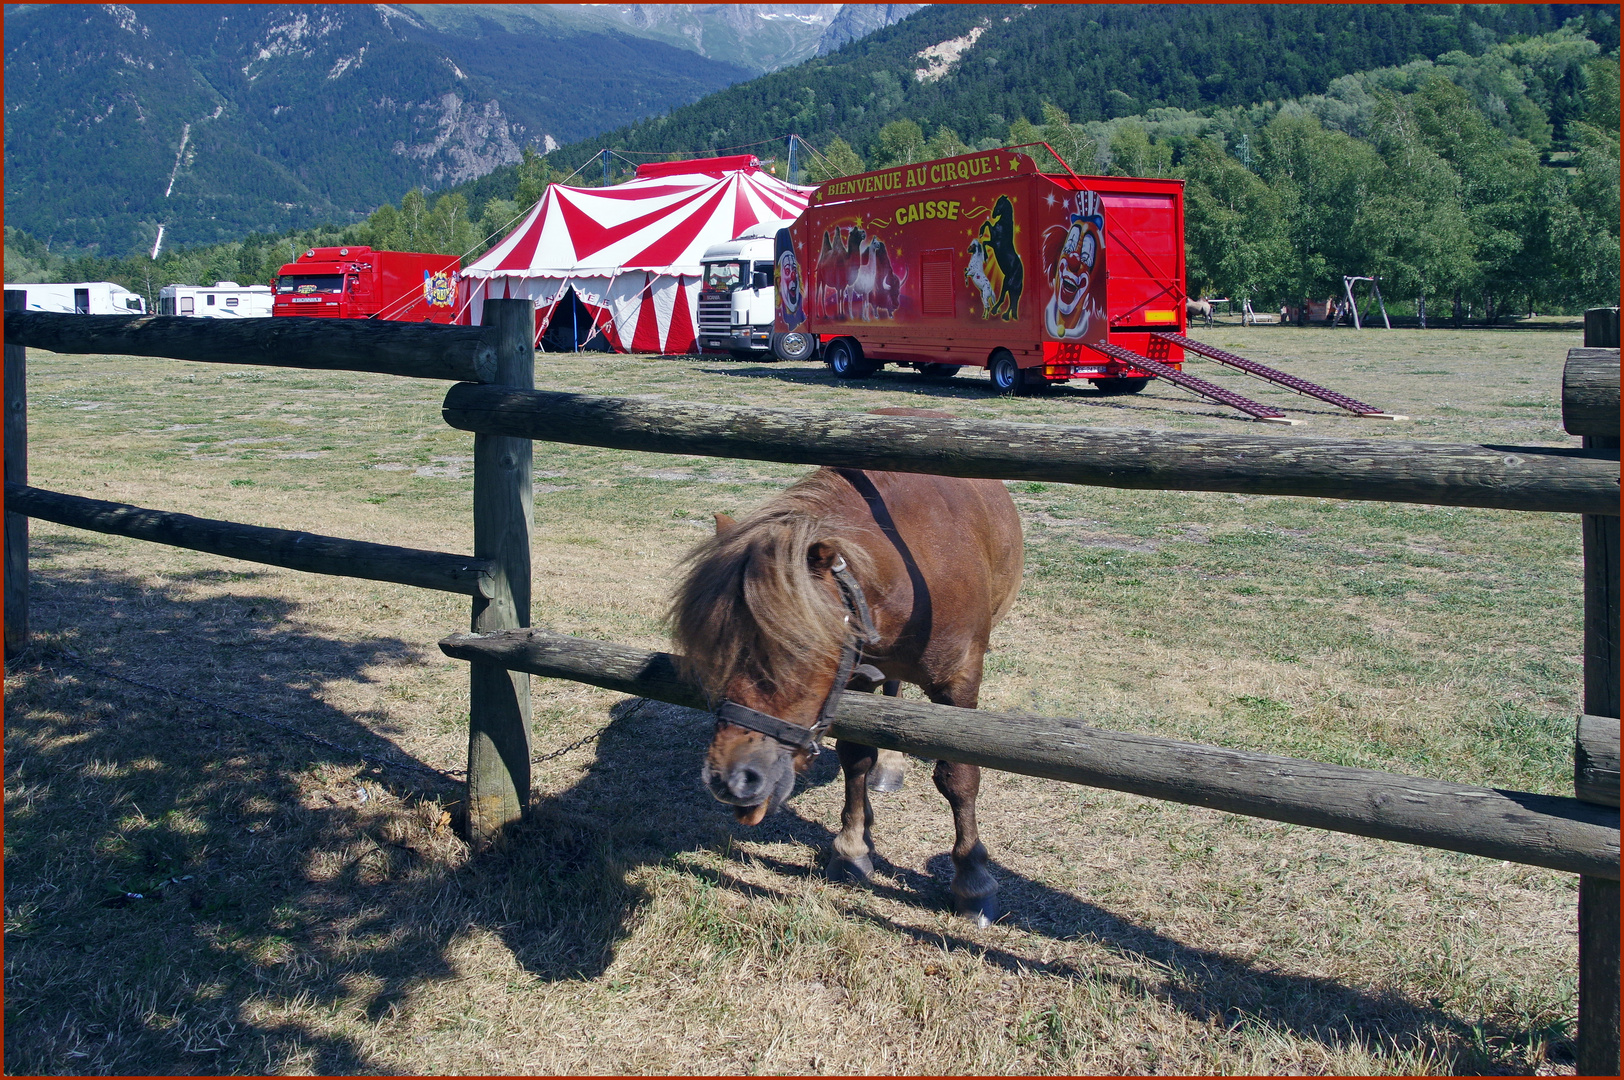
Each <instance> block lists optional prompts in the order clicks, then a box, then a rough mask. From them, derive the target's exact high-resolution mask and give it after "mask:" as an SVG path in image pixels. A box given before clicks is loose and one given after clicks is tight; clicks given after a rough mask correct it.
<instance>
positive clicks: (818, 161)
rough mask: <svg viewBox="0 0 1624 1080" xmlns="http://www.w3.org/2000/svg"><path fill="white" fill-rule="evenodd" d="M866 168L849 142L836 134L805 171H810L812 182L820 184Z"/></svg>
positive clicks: (864, 170) (863, 170) (851, 174)
mask: <svg viewBox="0 0 1624 1080" xmlns="http://www.w3.org/2000/svg"><path fill="white" fill-rule="evenodd" d="M867 168H868V167H867V166H866V165H864V164H863V159H862V158H860V157H858V156H857V151H856V150H853V149H852V147H851V143H849V142H847V141H846V140H845V139H842V138H841V137H840V136H838V135H836V136H835V137H834V138H832V139H830V140H829V145H828V146H827V147H825V148H824V151H823V153H822V154H821V155H818V156H816V157H814V158H813V160H812V163H811V166H810V167H809V168H808V170H807V171H808V172H809V173H811V175H812V181H813V183H817V184H821V183H823V182H824V181H825V180H833V179H834V178H835V177H837V176H853V175H855V174H857V173H860V172H866V171H867Z"/></svg>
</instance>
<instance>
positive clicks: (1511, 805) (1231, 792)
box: [440, 629, 1619, 879]
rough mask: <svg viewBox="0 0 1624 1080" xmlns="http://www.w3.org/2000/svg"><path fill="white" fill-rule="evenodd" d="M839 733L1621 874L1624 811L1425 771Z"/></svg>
mask: <svg viewBox="0 0 1624 1080" xmlns="http://www.w3.org/2000/svg"><path fill="white" fill-rule="evenodd" d="M440 648H441V650H442V651H443V652H444V653H445V654H446V655H447V656H452V657H456V658H458V659H461V660H471V661H483V662H486V663H497V664H501V665H503V666H506V667H508V668H511V669H513V670H516V671H527V672H529V673H530V674H532V675H544V676H547V677H549V678H554V679H569V680H571V681H573V682H584V683H589V684H591V685H593V686H601V687H603V688H605V689H607V690H615V691H618V692H620V693H624V694H635V695H637V696H639V697H648V698H654V699H655V700H657V701H667V702H670V703H671V704H673V705H685V706H688V707H689V708H695V709H704V708H706V707H707V704H706V701H705V696H704V692H703V691H702V690H701V689H700V688H699V687H697V686H694V685H692V684H690V683H688V682H685V681H684V680H683V679H682V678H681V677H680V676H679V675H678V674H677V667H676V663H675V661H674V659H673V658H672V657H671V656H670V655H669V654H667V653H660V652H650V651H648V650H646V649H636V648H631V647H628V646H624V645H614V644H610V643H607V642H601V641H589V640H586V639H583V638H574V637H567V636H565V635H563V634H554V633H551V632H549V631H546V630H539V629H530V630H508V631H502V632H498V633H494V634H485V635H481V634H458V635H455V636H453V637H448V638H446V639H445V640H443V641H441V642H440ZM831 733H832V734H833V735H834V736H835V737H836V738H841V739H851V740H852V741H854V742H859V743H863V744H865V745H868V746H878V747H881V748H883V749H887V750H902V751H904V752H906V753H910V754H917V755H919V756H921V757H925V758H948V759H951V760H954V761H968V762H973V763H974V764H977V765H983V766H986V767H987V768H990V769H1001V770H1003V771H1004V772H1016V773H1024V774H1025V775H1027V776H1043V777H1047V778H1049V779H1051V780H1064V781H1067V782H1069V783H1073V784H1086V785H1088V786H1090V787H1102V788H1111V789H1113V790H1116V791H1127V792H1132V793H1133V794H1135V795H1144V796H1147V797H1149V798H1153V799H1166V800H1168V801H1171V802H1180V803H1189V804H1192V805H1195V806H1207V807H1211V808H1213V809H1215V810H1228V811H1230V812H1231V813H1236V814H1247V815H1249V816H1252V817H1261V818H1269V819H1272V820H1274V821H1289V822H1292V823H1294V824H1297V825H1309V826H1312V827H1314V828H1318V829H1332V830H1335V831H1337V832H1345V833H1354V834H1356V835H1359V836H1373V837H1376V838H1377V839H1379V840H1396V841H1398V842H1400V843H1406V844H1422V845H1425V846H1427V847H1435V848H1443V849H1446V850H1449V851H1461V852H1465V853H1467V854H1469V855H1482V856H1484V857H1485V858H1490V859H1507V860H1510V861H1511V862H1516V863H1525V864H1528V865H1531V866H1545V867H1549V868H1550V869H1553V870H1564V871H1567V872H1568V873H1573V874H1594V875H1596V876H1599V877H1611V878H1615V879H1616V878H1617V877H1618V865H1619V832H1618V829H1619V816H1618V811H1617V810H1616V809H1612V808H1607V807H1600V806H1592V805H1590V804H1588V803H1584V802H1580V801H1579V800H1578V799H1569V798H1561V797H1558V796H1553V795H1535V794H1530V793H1528V792H1520V791H1497V790H1494V789H1491V788H1483V787H1471V786H1468V785H1464V784H1450V783H1445V782H1443V781H1440V780H1425V779H1420V778H1416V777H1410V776H1400V775H1397V774H1394V773H1387V772H1378V771H1376V770H1374V769H1355V768H1348V767H1346V766H1341V765H1325V764H1321V763H1319V762H1314V761H1303V760H1299V759H1297V758H1288V757H1277V756H1275V755H1273V754H1260V753H1255V752H1251V751H1244V750H1230V749H1225V748H1223V747H1217V746H1204V745H1201V744H1199V743H1191V742H1183V741H1180V740H1176V739H1164V738H1158V737H1155V736H1151V735H1136V734H1130V733H1126V732H1120V731H1109V730H1106V729H1104V728H1096V727H1091V726H1089V725H1087V724H1084V723H1082V722H1081V721H1078V720H1068V719H1063V718H1057V717H1048V716H1028V715H1025V714H1021V713H1001V712H992V711H990V710H986V709H957V708H953V707H952V706H948V705H932V704H928V703H925V702H911V701H903V700H901V699H900V698H889V697H880V696H878V695H868V694H847V695H845V696H844V697H843V698H841V702H840V708H839V711H838V713H837V714H836V716H835V722H834V726H833V727H832V728H831Z"/></svg>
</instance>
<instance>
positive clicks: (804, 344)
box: [772, 331, 817, 363]
mask: <svg viewBox="0 0 1624 1080" xmlns="http://www.w3.org/2000/svg"><path fill="white" fill-rule="evenodd" d="M816 345H817V340H816V339H815V338H813V336H812V335H811V334H801V333H796V332H793V331H792V332H790V333H788V334H774V335H773V346H772V350H773V355H774V356H776V357H778V359H780V360H788V361H790V362H791V363H794V362H796V361H800V360H810V359H812V356H813V354H814V353H815V352H817V348H816Z"/></svg>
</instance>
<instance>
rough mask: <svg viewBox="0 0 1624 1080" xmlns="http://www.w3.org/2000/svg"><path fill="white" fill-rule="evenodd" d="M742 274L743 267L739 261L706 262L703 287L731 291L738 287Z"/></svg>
mask: <svg viewBox="0 0 1624 1080" xmlns="http://www.w3.org/2000/svg"><path fill="white" fill-rule="evenodd" d="M743 276H744V268H743V266H741V265H740V264H739V263H706V264H705V288H707V289H721V290H724V291H731V290H733V289H736V288H738V286H739V281H740V279H741V278H742V277H743Z"/></svg>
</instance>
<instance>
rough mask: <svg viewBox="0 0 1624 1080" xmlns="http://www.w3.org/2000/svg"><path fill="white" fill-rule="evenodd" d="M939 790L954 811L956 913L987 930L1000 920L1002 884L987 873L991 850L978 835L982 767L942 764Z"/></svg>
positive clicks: (938, 773) (937, 776) (938, 772)
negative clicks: (977, 807)
mask: <svg viewBox="0 0 1624 1080" xmlns="http://www.w3.org/2000/svg"><path fill="white" fill-rule="evenodd" d="M932 778H933V779H934V780H935V781H936V790H937V791H940V792H941V793H942V795H943V796H944V797H945V798H946V799H947V804H948V805H949V806H951V807H952V808H953V911H954V913H955V914H958V915H963V916H965V917H966V918H971V919H974V920H975V921H976V924H977V925H978V926H987V925H989V924H991V923H992V922H993V920H995V919H997V918H998V915H999V911H998V882H997V881H995V880H993V876H992V874H990V873H989V872H988V871H987V849H986V848H985V847H983V846H982V844H981V838H980V836H978V835H977V834H976V794H977V793H978V792H979V791H980V790H981V766H979V765H967V764H965V763H964V762H960V761H938V762H937V763H936V772H935V774H934V775H933V777H932Z"/></svg>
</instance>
